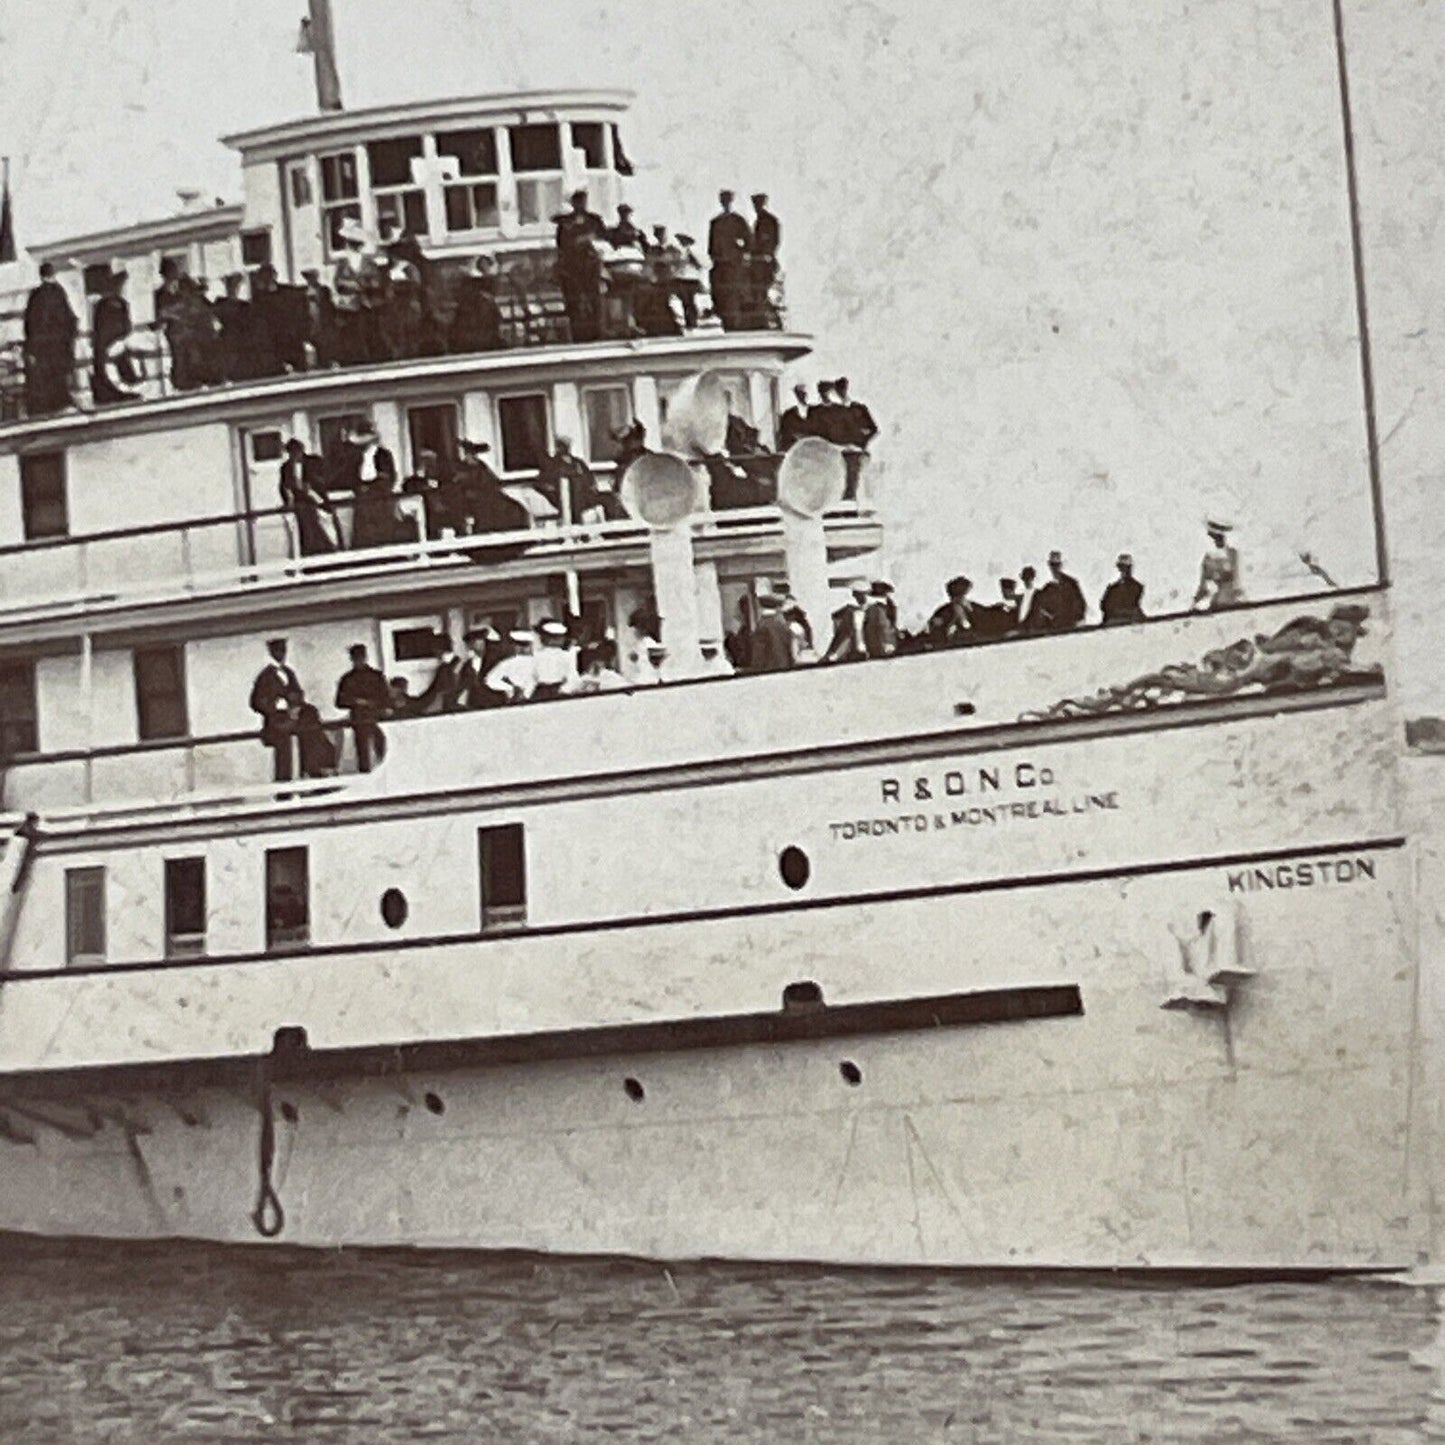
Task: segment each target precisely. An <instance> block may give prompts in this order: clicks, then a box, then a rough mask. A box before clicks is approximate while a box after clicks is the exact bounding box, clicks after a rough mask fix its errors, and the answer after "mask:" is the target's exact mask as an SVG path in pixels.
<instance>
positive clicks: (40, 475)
mask: <svg viewBox="0 0 1445 1445" xmlns="http://www.w3.org/2000/svg"><path fill="white" fill-rule="evenodd" d="M20 510H21V514H22V517H23V520H24V526H25V540H26V541H27V542H38V541H40V540H41V539H42V538H44V537H68V536H69V535H70V518H69V516H68V515H67V512H66V506H65V453H64V452H31V453H30V454H29V455H28V456H23V457H21V458H20Z"/></svg>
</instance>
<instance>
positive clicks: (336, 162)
mask: <svg viewBox="0 0 1445 1445" xmlns="http://www.w3.org/2000/svg"><path fill="white" fill-rule="evenodd" d="M321 201H322V221H323V225H322V231H323V234H324V235H325V237H326V255H327V257H328V258H334V257H335V256H337V255H338V254H339V253H340V252H341V251H342V250H343V249H344V247H343V246H342V244H341V226H342V223H343V222H344V221H348V220H352V221H359V220H360V219H361V186H360V183H359V181H358V180H357V171H356V153H355V152H354V151H338V152H337V153H336V154H335V155H329V156H322V157H321Z"/></svg>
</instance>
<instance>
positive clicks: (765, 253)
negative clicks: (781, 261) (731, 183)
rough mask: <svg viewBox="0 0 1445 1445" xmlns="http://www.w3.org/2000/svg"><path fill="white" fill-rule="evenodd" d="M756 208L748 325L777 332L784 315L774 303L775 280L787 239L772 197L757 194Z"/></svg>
mask: <svg viewBox="0 0 1445 1445" xmlns="http://www.w3.org/2000/svg"><path fill="white" fill-rule="evenodd" d="M753 211H754V213H755V214H754V216H753V245H752V252H751V254H750V255H749V256H748V316H747V318H746V324H747V325H748V326H752V327H757V328H759V329H760V330H764V331H766V330H774V331H775V330H777V328H778V327H779V326H780V325H781V318H780V317H779V316H778V312H777V308H776V307H775V306H774V305H773V283H774V282H775V281H776V280H777V279H778V248H779V247H780V246H781V245H782V242H783V227H782V224H781V222H780V221H779V220H778V218H777V217H776V216H775V215H774V214H773V213H772V212H771V211H770V210H769V209H768V198H767V196H765V195H764V194H763V193H762V192H761V191H759V192H758V194H757V195H755V196H754V197H753Z"/></svg>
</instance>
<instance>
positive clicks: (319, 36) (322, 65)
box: [303, 0, 345, 110]
mask: <svg viewBox="0 0 1445 1445" xmlns="http://www.w3.org/2000/svg"><path fill="white" fill-rule="evenodd" d="M309 4H310V9H311V15H310V19H309V20H307V21H306V22H304V32H305V33H304V35H303V48H304V49H306V50H308V51H309V52H310V54H311V58H312V61H313V63H314V64H315V67H316V104H317V106H318V107H319V108H320V109H321V110H342V109H344V108H345V107H343V105H342V104H341V77H340V75H338V73H337V70H336V31H335V28H334V27H333V25H332V23H331V0H309Z"/></svg>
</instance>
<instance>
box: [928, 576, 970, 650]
mask: <svg viewBox="0 0 1445 1445" xmlns="http://www.w3.org/2000/svg"><path fill="white" fill-rule="evenodd" d="M947 591H948V601H947V602H945V603H944V604H943V605H942V606H941V607H938V608H936V609H935V611H934V613H933V615H932V616H931V617H930V618H929V619H928V623H927V626H926V628H925V631H926V632H927V635H928V645H929V646H930V647H965V646H967V645H968V644H969V643H970V642H972V641H974V626H973V622H974V617H973V613H974V606H973V603H972V602H970V601H969V600H968V594H969V593H970V592H972V591H973V582H972V580H971V579H970V578H968V577H952V578H950V579H949V582H948V587H947Z"/></svg>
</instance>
